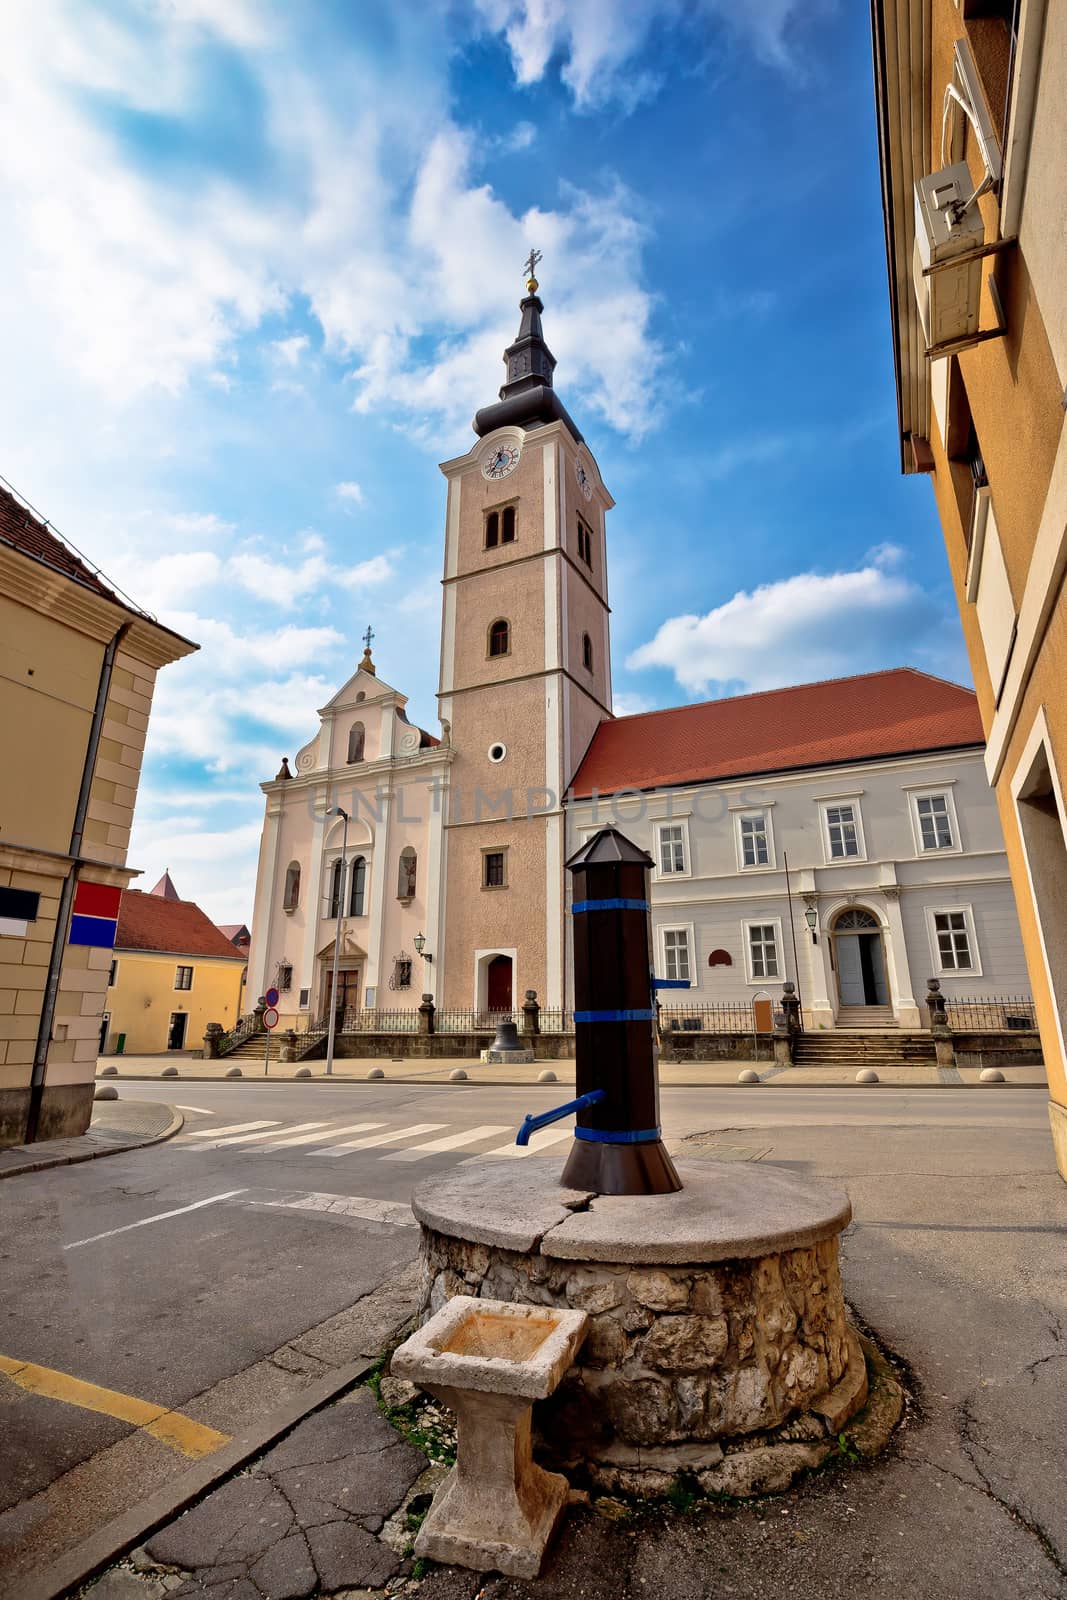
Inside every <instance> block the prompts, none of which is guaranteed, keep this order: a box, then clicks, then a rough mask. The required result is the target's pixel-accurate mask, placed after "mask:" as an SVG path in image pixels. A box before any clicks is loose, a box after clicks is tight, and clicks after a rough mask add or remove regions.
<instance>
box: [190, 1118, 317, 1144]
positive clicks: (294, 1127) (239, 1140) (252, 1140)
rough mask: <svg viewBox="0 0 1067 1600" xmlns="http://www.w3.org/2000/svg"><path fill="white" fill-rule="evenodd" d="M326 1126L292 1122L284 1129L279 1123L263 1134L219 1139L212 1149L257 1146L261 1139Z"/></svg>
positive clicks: (247, 1134)
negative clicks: (241, 1145)
mask: <svg viewBox="0 0 1067 1600" xmlns="http://www.w3.org/2000/svg"><path fill="white" fill-rule="evenodd" d="M326 1126H327V1124H326V1123H325V1122H294V1123H292V1124H291V1125H290V1126H289V1127H288V1128H286V1127H284V1126H282V1125H281V1124H280V1123H279V1124H276V1125H275V1126H274V1127H273V1128H268V1129H267V1130H266V1132H265V1133H239V1134H238V1135H237V1137H236V1138H235V1139H220V1140H219V1142H218V1144H217V1145H215V1146H213V1148H214V1149H216V1150H222V1149H223V1148H224V1147H225V1146H226V1145H230V1144H257V1143H258V1142H259V1141H260V1140H261V1139H277V1138H279V1137H280V1136H281V1135H282V1134H285V1133H299V1132H300V1131H301V1129H302V1128H325V1127H326Z"/></svg>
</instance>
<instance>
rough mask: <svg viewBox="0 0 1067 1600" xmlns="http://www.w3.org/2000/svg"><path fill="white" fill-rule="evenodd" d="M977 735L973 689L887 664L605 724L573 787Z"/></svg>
mask: <svg viewBox="0 0 1067 1600" xmlns="http://www.w3.org/2000/svg"><path fill="white" fill-rule="evenodd" d="M984 740H985V735H984V733H983V731H982V722H981V718H980V717H979V715H978V701H977V699H976V697H975V695H974V692H973V690H971V689H964V688H961V687H960V685H959V684H956V683H947V682H946V681H945V680H944V679H943V678H934V677H931V676H930V675H929V674H928V673H925V672H917V671H916V670H915V668H914V667H894V668H892V669H891V670H889V671H887V672H869V673H865V674H863V675H862V676H860V677H855V678H834V679H831V680H830V681H828V682H825V683H802V684H798V685H797V686H796V687H794V688H791V689H769V690H766V691H765V692H763V693H761V694H744V695H736V696H734V697H732V698H730V699H726V700H707V701H704V702H703V703H702V704H700V705H695V706H673V707H669V708H668V709H667V710H665V711H645V712H641V713H639V714H638V715H637V716H633V717H616V718H615V719H614V720H613V721H607V722H602V723H601V724H600V726H599V728H598V729H597V731H596V733H595V734H594V735H593V739H592V742H591V744H590V746H589V749H588V750H587V751H586V753H585V756H584V758H583V760H582V763H581V766H580V767H579V769H578V772H577V775H576V776H575V779H574V785H573V790H574V795H575V798H576V799H583V798H587V797H588V796H589V795H590V794H592V792H593V790H594V789H595V790H596V791H597V792H598V793H600V794H613V793H615V792H616V791H617V790H619V789H657V788H665V787H666V786H667V785H670V784H681V783H700V782H707V781H709V780H713V779H716V778H740V777H747V776H754V775H755V774H757V773H771V772H789V771H792V770H794V769H800V768H805V767H823V766H836V765H839V764H841V763H843V762H850V761H865V760H870V759H872V758H876V757H879V756H901V755H913V754H918V753H920V752H923V751H927V750H930V751H932V750H952V749H958V748H961V747H966V746H971V745H981V744H983V743H984Z"/></svg>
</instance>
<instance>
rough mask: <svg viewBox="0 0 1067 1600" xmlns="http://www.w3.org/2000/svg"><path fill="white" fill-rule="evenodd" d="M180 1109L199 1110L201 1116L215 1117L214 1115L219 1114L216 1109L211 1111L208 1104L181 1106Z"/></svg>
mask: <svg viewBox="0 0 1067 1600" xmlns="http://www.w3.org/2000/svg"><path fill="white" fill-rule="evenodd" d="M178 1110H179V1111H199V1112H200V1114H201V1116H205V1117H213V1116H215V1115H216V1114H217V1113H216V1112H214V1111H209V1110H208V1108H207V1106H179V1107H178Z"/></svg>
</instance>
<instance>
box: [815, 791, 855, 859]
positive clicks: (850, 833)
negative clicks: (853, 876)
mask: <svg viewBox="0 0 1067 1600" xmlns="http://www.w3.org/2000/svg"><path fill="white" fill-rule="evenodd" d="M822 815H823V828H824V831H825V836H826V855H827V859H828V860H830V861H856V860H859V859H861V858H862V856H863V854H864V850H863V834H862V832H861V829H860V808H859V806H858V804H857V803H856V801H855V800H827V801H824V802H823V808H822Z"/></svg>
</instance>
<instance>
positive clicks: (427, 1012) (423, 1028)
mask: <svg viewBox="0 0 1067 1600" xmlns="http://www.w3.org/2000/svg"><path fill="white" fill-rule="evenodd" d="M435 1010H436V1007H435V1006H434V1003H433V995H432V994H424V995H423V997H422V1004H421V1005H420V1006H419V1032H420V1033H432V1032H433V1031H434V1029H433V1021H434V1012H435Z"/></svg>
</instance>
